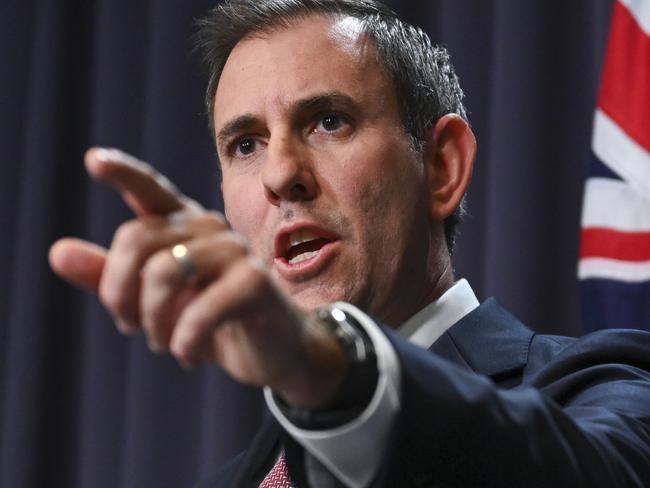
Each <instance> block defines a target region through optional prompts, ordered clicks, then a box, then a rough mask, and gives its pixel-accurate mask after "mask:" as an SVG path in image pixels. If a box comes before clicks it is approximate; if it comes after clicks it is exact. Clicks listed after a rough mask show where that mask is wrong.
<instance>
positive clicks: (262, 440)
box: [231, 414, 282, 487]
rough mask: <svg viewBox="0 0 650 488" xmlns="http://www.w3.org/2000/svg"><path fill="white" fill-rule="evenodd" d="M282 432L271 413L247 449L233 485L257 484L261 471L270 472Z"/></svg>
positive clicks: (246, 485)
mask: <svg viewBox="0 0 650 488" xmlns="http://www.w3.org/2000/svg"><path fill="white" fill-rule="evenodd" d="M281 433H282V428H281V427H280V424H278V422H277V421H276V420H275V419H274V418H273V417H272V416H271V415H270V414H269V415H268V416H267V417H266V418H265V419H264V422H263V424H262V427H261V428H260V430H259V431H258V432H257V434H256V435H255V437H254V438H253V441H252V442H251V444H250V445H249V446H248V449H246V452H245V454H244V457H243V458H242V459H241V461H240V463H239V467H238V468H237V472H236V473H235V476H234V478H233V481H232V485H231V486H242V487H244V486H245V487H248V486H255V484H254V483H255V482H256V480H257V478H258V477H259V476H260V473H262V471H263V473H264V474H265V473H266V472H268V471H269V469H270V468H271V467H272V466H273V463H274V462H275V452H276V451H277V450H278V443H279V441H280V436H281Z"/></svg>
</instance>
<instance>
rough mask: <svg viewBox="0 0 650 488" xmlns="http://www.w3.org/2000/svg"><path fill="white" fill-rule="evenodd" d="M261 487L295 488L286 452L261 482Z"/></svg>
mask: <svg viewBox="0 0 650 488" xmlns="http://www.w3.org/2000/svg"><path fill="white" fill-rule="evenodd" d="M260 488H293V484H292V483H291V478H289V470H288V469H287V460H286V459H285V457H284V452H283V453H282V454H280V458H279V459H278V460H277V462H276V463H275V465H274V466H273V467H272V468H271V471H269V472H268V474H267V475H266V477H265V478H264V479H263V480H262V483H260Z"/></svg>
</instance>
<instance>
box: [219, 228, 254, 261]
mask: <svg viewBox="0 0 650 488" xmlns="http://www.w3.org/2000/svg"><path fill="white" fill-rule="evenodd" d="M216 245H218V246H219V247H220V248H221V249H223V251H224V253H225V254H227V255H228V256H230V257H236V258H241V257H243V256H246V255H248V253H249V250H248V242H246V239H245V238H244V237H243V236H242V235H241V234H237V233H236V232H225V233H223V234H220V235H219V236H218V237H217V238H216Z"/></svg>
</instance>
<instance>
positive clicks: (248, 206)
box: [222, 183, 265, 251]
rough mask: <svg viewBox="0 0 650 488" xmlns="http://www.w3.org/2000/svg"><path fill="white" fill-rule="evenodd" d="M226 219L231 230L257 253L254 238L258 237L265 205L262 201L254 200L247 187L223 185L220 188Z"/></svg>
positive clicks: (256, 244)
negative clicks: (247, 242)
mask: <svg viewBox="0 0 650 488" xmlns="http://www.w3.org/2000/svg"><path fill="white" fill-rule="evenodd" d="M222 192H223V202H224V208H225V214H226V218H227V219H228V222H229V223H230V226H231V227H232V229H233V230H234V231H236V232H239V233H240V234H242V235H243V236H244V237H246V239H247V240H248V241H249V243H250V244H251V245H252V246H253V250H254V251H258V250H259V249H258V243H257V242H255V238H256V237H257V236H259V235H260V230H261V228H262V223H263V219H264V212H265V205H264V204H263V201H262V199H260V198H254V197H252V195H254V192H253V191H251V187H250V186H249V185H233V184H228V185H227V184H225V183H224V185H223V188H222Z"/></svg>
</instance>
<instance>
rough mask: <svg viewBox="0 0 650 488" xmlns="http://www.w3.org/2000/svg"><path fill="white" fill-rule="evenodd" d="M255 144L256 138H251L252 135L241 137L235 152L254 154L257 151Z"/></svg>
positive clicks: (245, 154)
mask: <svg viewBox="0 0 650 488" xmlns="http://www.w3.org/2000/svg"><path fill="white" fill-rule="evenodd" d="M255 146H256V142H255V139H251V138H250V137H247V138H245V139H240V140H239V141H238V142H237V143H236V144H235V154H236V155H242V156H248V155H249V154H252V153H253V152H254V151H255Z"/></svg>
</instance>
